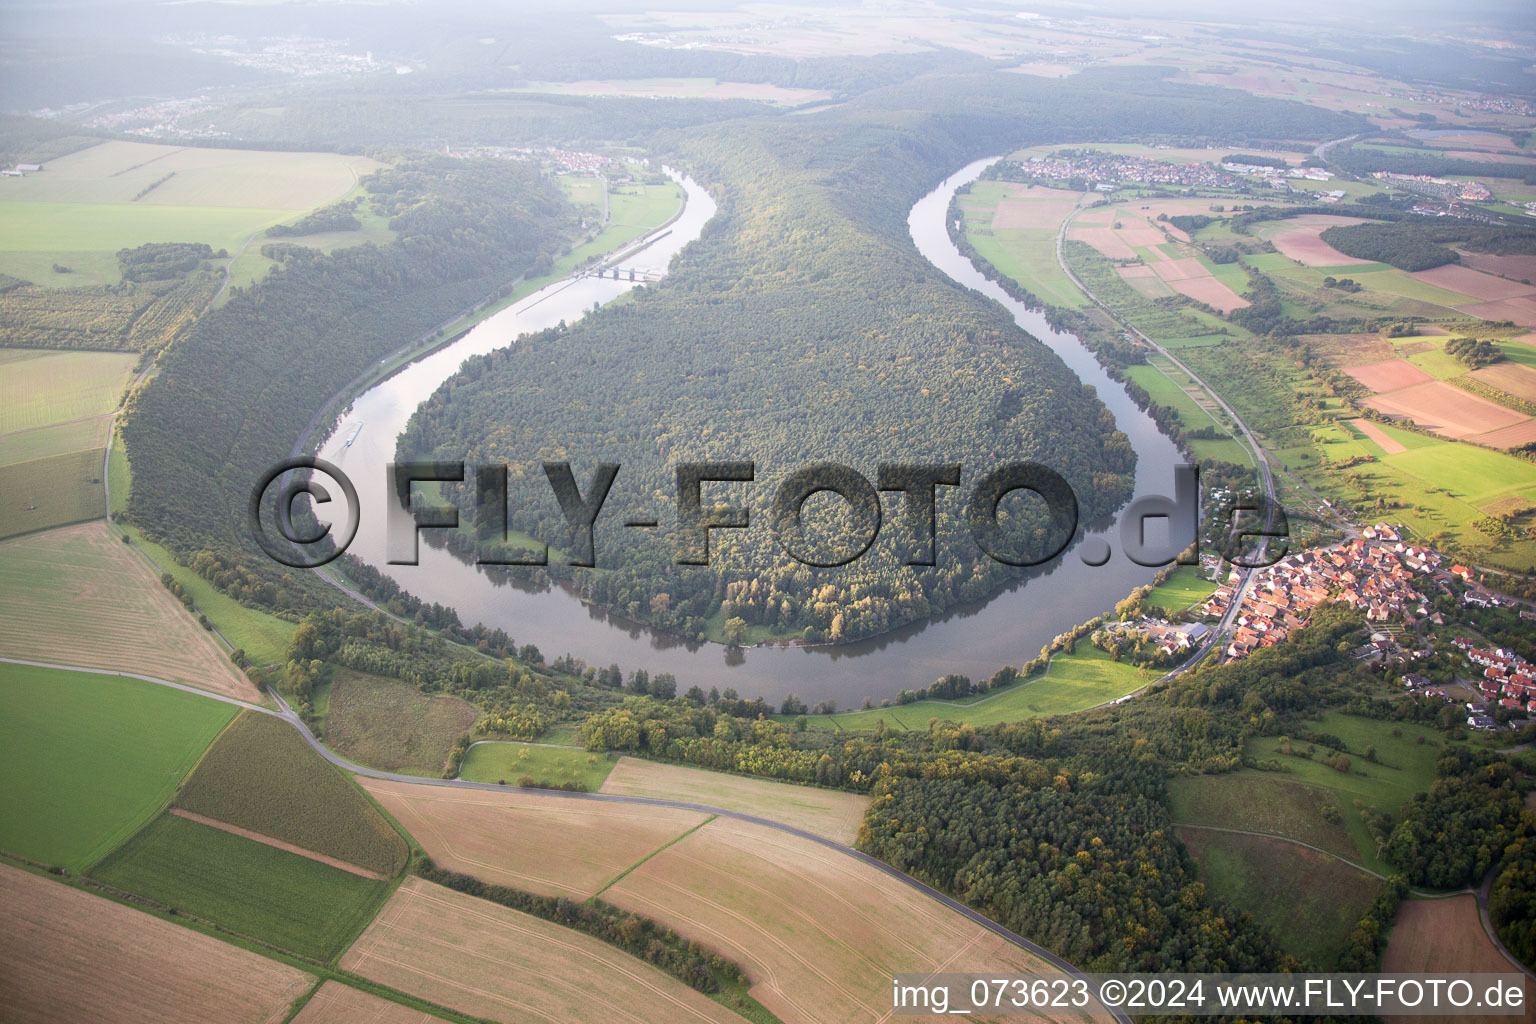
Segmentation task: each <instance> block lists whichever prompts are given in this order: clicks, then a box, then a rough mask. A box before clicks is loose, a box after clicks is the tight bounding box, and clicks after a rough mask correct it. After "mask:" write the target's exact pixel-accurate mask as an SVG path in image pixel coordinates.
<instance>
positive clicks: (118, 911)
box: [0, 865, 315, 1024]
mask: <svg viewBox="0 0 1536 1024" xmlns="http://www.w3.org/2000/svg"><path fill="white" fill-rule="evenodd" d="M0 976H3V977H4V978H5V984H4V985H3V986H0V1017H3V1018H4V1019H5V1020H7V1021H14V1022H18V1024H19V1022H32V1021H36V1022H38V1024H44V1022H46V1024H53V1022H55V1021H61V1020H70V1021H87V1020H88V1021H92V1022H94V1024H181V1022H186V1024H200V1022H203V1021H210V1020H216V1021H220V1022H221V1024H222V1022H228V1024H243V1022H249V1024H277V1022H279V1021H282V1020H284V1019H285V1018H286V1017H287V1016H288V1011H289V1007H290V1006H292V1005H293V1002H294V1000H296V999H298V998H299V997H300V996H301V995H303V994H304V993H305V992H307V991H309V988H310V986H311V985H313V984H314V981H315V979H314V978H312V977H310V976H309V975H308V974H305V973H304V972H302V971H299V970H296V969H295V968H292V967H289V966H287V965H286V964H281V963H278V962H277V961H276V960H270V959H268V958H266V957H264V956H260V955H258V954H256V953H252V952H250V951H248V950H244V949H241V948H239V947H238V946H232V945H230V944H229V943H226V942H221V941H219V940H218V939H215V938H213V937H211V936H208V935H203V934H201V933H199V932H195V931H192V930H191V929H190V928H183V927H182V926H180V925H177V924H172V923H171V922H170V921H165V920H161V919H160V918H157V917H154V916H152V915H150V914H146V913H144V912H143V911H140V910H136V909H134V908H132V907H128V906H124V905H123V904H120V903H114V902H112V901H111V900H107V899H103V898H102V897H100V896H95V895H92V894H90V893H87V892H82V891H81V890H79V889H75V888H71V887H70V886H67V885H64V884H62V883H60V882H56V881H54V880H52V879H48V878H43V877H40V876H37V875H32V874H29V873H27V872H25V871H20V870H18V869H16V868H13V867H9V866H7V865H0Z"/></svg>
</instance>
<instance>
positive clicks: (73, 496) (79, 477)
mask: <svg viewBox="0 0 1536 1024" xmlns="http://www.w3.org/2000/svg"><path fill="white" fill-rule="evenodd" d="M105 454H106V453H105V451H104V450H103V449H100V448H97V449H94V450H86V451H74V452H65V453H63V454H60V455H50V456H45V457H43V458H39V459H30V460H28V461H26V462H17V463H13V464H11V465H9V466H0V502H4V504H0V537H14V536H17V535H18V534H26V533H35V532H36V531H38V530H47V529H49V528H51V527H55V526H67V525H70V524H72V523H83V522H86V521H87V520H91V519H100V518H101V517H102V516H104V515H106V514H107V503H106V498H105V496H104V494H103V492H102V489H101V472H102V466H103V465H104V463H105V458H104V456H105Z"/></svg>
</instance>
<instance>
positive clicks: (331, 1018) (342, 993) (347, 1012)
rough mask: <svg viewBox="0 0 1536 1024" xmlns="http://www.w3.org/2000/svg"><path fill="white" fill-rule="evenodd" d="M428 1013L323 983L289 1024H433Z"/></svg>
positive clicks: (351, 988) (358, 991) (348, 988)
mask: <svg viewBox="0 0 1536 1024" xmlns="http://www.w3.org/2000/svg"><path fill="white" fill-rule="evenodd" d="M439 1020H442V1018H441V1017H434V1016H433V1015H432V1014H430V1013H422V1012H421V1011H420V1010H413V1009H411V1008H410V1007H409V1006H402V1005H401V1004H400V1003H392V1002H390V1001H389V1000H388V999H381V998H380V997H378V996H376V995H372V994H371V993H368V992H364V991H363V990H362V989H356V988H353V987H352V986H350V985H343V984H341V982H339V981H327V982H326V983H325V984H324V985H321V986H320V991H318V992H316V993H315V994H314V997H313V998H311V999H310V1001H309V1002H307V1003H305V1004H304V1009H302V1010H300V1011H299V1015H298V1016H297V1017H295V1018H293V1024H434V1022H435V1021H439Z"/></svg>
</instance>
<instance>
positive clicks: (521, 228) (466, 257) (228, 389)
mask: <svg viewBox="0 0 1536 1024" xmlns="http://www.w3.org/2000/svg"><path fill="white" fill-rule="evenodd" d="M365 187H366V189H367V192H368V202H370V203H371V204H373V206H374V208H375V209H377V210H378V211H379V212H380V213H382V214H384V215H386V216H388V217H390V226H391V227H392V228H393V229H394V230H395V231H396V232H397V234H398V239H397V241H396V242H394V243H392V244H391V245H389V246H386V247H383V248H379V247H377V246H373V245H362V246H356V247H352V248H344V249H340V250H338V251H336V252H335V253H333V254H331V255H324V254H322V253H320V252H318V251H316V250H312V249H305V248H303V247H301V246H284V247H282V248H281V250H280V252H281V254H282V258H283V261H284V262H283V265H282V267H281V268H280V269H279V270H277V271H275V272H274V273H273V274H272V275H270V276H269V277H268V278H266V279H265V280H263V281H261V282H258V283H257V284H255V285H254V286H252V287H249V288H237V289H235V290H234V292H233V294H232V296H231V297H230V299H229V301H228V303H227V304H226V305H224V306H222V307H221V308H219V309H216V310H214V311H212V312H210V313H208V314H207V315H206V316H204V317H203V318H202V319H200V320H199V321H198V322H197V324H196V325H195V327H194V328H193V329H192V331H191V332H190V334H189V335H188V336H187V337H186V338H185V339H184V340H183V341H182V342H181V343H179V344H177V345H173V346H171V347H170V348H169V349H168V350H167V351H166V352H165V353H164V354H163V355H162V357H161V359H160V362H159V372H158V373H157V374H156V375H155V376H154V377H153V378H152V379H151V380H150V381H149V382H148V383H147V384H146V386H144V387H143V388H141V389H139V390H137V391H136V392H135V393H134V396H133V398H132V400H131V401H130V404H129V407H128V415H127V422H126V423H125V424H124V427H123V438H124V441H125V444H126V446H127V450H128V454H129V458H130V459H131V461H132V465H133V471H134V479H133V491H132V496H131V498H130V501H129V506H128V515H129V516H130V517H131V518H132V519H133V520H134V521H135V522H136V523H138V524H140V525H142V526H143V527H144V528H145V529H146V530H148V531H149V532H150V533H151V534H153V535H155V536H156V537H158V538H161V539H163V540H164V541H165V542H166V543H167V544H168V545H169V546H170V547H172V549H173V550H176V551H178V552H180V553H182V554H184V555H186V556H189V557H190V556H191V555H192V554H194V553H196V552H198V551H200V550H207V551H209V552H210V553H211V555H213V556H216V557H218V558H219V559H221V561H222V562H224V563H226V564H225V571H226V572H228V573H229V574H230V576H231V578H238V579H239V580H241V581H243V585H244V587H245V590H244V593H245V594H246V595H247V597H251V596H256V597H261V596H269V597H270V598H271V601H270V602H263V603H268V604H270V605H271V606H274V607H281V606H286V605H288V604H291V603H294V602H296V601H299V600H300V598H299V595H298V592H297V591H295V590H294V587H296V586H297V585H298V577H299V576H301V575H303V574H295V573H289V572H283V571H279V570H280V567H279V566H277V565H276V563H274V562H272V561H271V560H270V559H267V558H265V557H264V556H259V555H250V554H249V551H250V549H248V548H246V547H245V545H246V544H247V543H249V542H248V540H246V539H245V538H244V537H243V535H242V531H243V529H244V516H243V513H242V512H241V511H240V510H242V509H243V508H244V507H245V503H246V500H247V496H248V494H249V491H250V488H251V486H252V484H253V482H254V481H255V480H257V479H259V478H260V476H261V474H262V473H263V472H264V471H265V470H266V468H267V467H269V466H271V465H273V464H275V463H276V462H278V461H279V460H281V459H283V458H286V457H287V455H288V453H289V450H290V449H291V447H292V445H293V442H294V439H295V438H296V437H297V436H298V435H299V433H300V431H301V430H302V429H303V427H304V425H305V423H306V422H308V420H309V419H310V417H311V416H312V415H313V414H314V412H315V410H317V409H319V408H320V407H321V406H322V405H324V404H325V402H326V401H327V399H329V397H330V396H331V394H332V393H333V392H335V391H336V390H337V389H338V388H340V387H342V386H343V385H344V384H346V383H347V381H349V380H351V379H352V378H353V377H354V376H356V375H357V374H358V373H359V372H361V371H363V370H365V369H367V368H368V367H369V366H371V365H373V364H375V363H377V361H378V358H379V356H380V355H382V354H384V353H387V352H391V351H394V350H395V349H397V348H399V347H400V346H401V345H402V344H404V343H407V342H409V341H411V340H413V339H415V338H418V337H420V336H422V335H423V334H425V333H426V332H429V331H430V330H431V329H432V328H433V327H434V326H435V325H437V324H439V323H441V322H442V321H443V320H444V319H446V318H448V317H450V316H452V315H453V314H455V313H457V312H459V311H461V310H463V309H464V308H466V307H468V306H469V305H471V304H473V303H474V302H476V301H479V300H480V299H481V298H483V297H484V296H485V295H487V294H489V293H490V292H491V291H493V290H494V289H496V288H498V287H501V286H503V285H505V284H506V283H507V282H508V281H510V280H511V279H513V278H514V277H516V276H517V275H518V274H519V273H520V272H522V271H524V270H526V269H527V268H529V267H531V266H533V265H534V263H535V262H536V261H537V260H538V259H539V257H540V256H548V255H550V254H553V253H556V252H558V251H559V250H561V249H562V248H563V247H565V246H566V245H567V244H568V243H569V240H570V239H571V238H572V237H573V236H574V233H575V224H574V220H575V215H574V213H573V212H572V210H571V208H570V207H569V206H568V205H567V204H566V203H565V201H564V199H563V197H562V194H561V192H560V190H559V189H558V188H557V187H556V186H555V184H554V183H553V182H552V181H550V180H548V179H546V178H543V177H541V176H540V175H539V173H538V171H537V170H536V169H534V168H531V167H529V166H528V165H523V164H516V163H511V162H507V161H478V162H477V161H459V160H451V159H447V158H441V157H438V158H423V159H418V160H411V161H406V162H403V163H401V164H399V165H397V166H394V167H391V168H387V169H385V170H382V171H380V172H378V173H376V174H374V175H371V176H370V177H368V178H367V179H365ZM251 576H254V577H255V578H257V579H261V580H265V581H267V582H268V583H272V584H274V585H273V587H272V589H271V590H270V591H268V590H264V589H262V588H261V587H259V586H258V587H252V586H250V585H249V584H250V580H249V579H247V578H246V577H251Z"/></svg>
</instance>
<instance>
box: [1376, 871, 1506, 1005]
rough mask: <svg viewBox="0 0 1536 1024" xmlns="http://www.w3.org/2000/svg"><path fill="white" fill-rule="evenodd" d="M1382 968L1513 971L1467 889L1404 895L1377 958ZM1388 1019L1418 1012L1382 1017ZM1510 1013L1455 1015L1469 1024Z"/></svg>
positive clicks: (1393, 970) (1398, 971)
mask: <svg viewBox="0 0 1536 1024" xmlns="http://www.w3.org/2000/svg"><path fill="white" fill-rule="evenodd" d="M1381 969H1382V972H1383V973H1391V974H1422V973H1427V972H1430V971H1444V972H1447V973H1450V972H1461V971H1465V972H1467V973H1493V972H1504V971H1514V970H1516V969H1517V968H1516V967H1515V966H1514V965H1512V964H1511V963H1510V962H1509V961H1508V960H1506V959H1505V958H1504V956H1503V955H1502V954H1501V953H1500V952H1499V950H1498V948H1497V947H1496V946H1494V944H1493V943H1492V942H1490V941H1488V933H1487V932H1485V931H1483V925H1482V922H1481V921H1480V920H1479V919H1478V914H1477V898H1476V897H1475V896H1473V895H1472V894H1471V893H1467V894H1465V895H1461V896H1447V897H1444V898H1442V899H1434V900H1404V901H1403V902H1402V903H1401V904H1400V905H1399V906H1398V908H1397V917H1396V918H1395V919H1394V921H1393V924H1392V936H1391V938H1390V939H1389V940H1388V942H1387V949H1386V952H1385V953H1384V954H1383V955H1382V958H1381ZM1384 1019H1385V1020H1387V1021H1392V1022H1394V1024H1406V1022H1413V1021H1419V1020H1423V1018H1422V1017H1406V1016H1405V1017H1386V1018H1384ZM1513 1019H1514V1018H1513V1017H1509V1016H1502V1017H1494V1016H1486V1017H1458V1018H1457V1020H1458V1021H1467V1022H1471V1024H1495V1022H1497V1021H1509V1020H1513Z"/></svg>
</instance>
